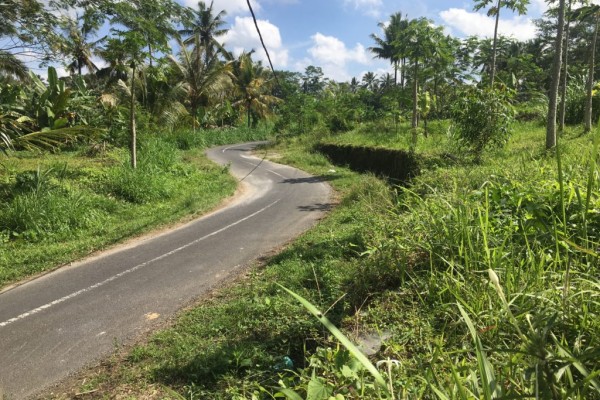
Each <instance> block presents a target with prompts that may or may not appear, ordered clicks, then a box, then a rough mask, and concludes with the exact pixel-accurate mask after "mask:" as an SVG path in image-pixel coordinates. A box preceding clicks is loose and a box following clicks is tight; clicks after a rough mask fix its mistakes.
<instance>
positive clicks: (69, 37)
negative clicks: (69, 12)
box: [61, 9, 103, 75]
mask: <svg viewBox="0 0 600 400" xmlns="http://www.w3.org/2000/svg"><path fill="white" fill-rule="evenodd" d="M79 21H81V26H80V25H79ZM102 22H103V20H102V18H101V17H100V15H99V14H98V13H97V12H96V11H95V10H92V9H87V10H85V12H84V14H83V17H82V18H77V19H76V20H74V19H72V18H68V17H67V18H65V19H64V20H63V21H62V25H63V30H64V31H65V33H66V35H65V39H64V42H63V43H62V46H61V47H62V53H63V54H65V55H67V56H68V57H70V58H71V60H72V61H71V62H70V63H69V64H68V65H67V70H68V71H69V72H70V73H71V74H74V73H75V72H77V74H78V75H81V71H82V69H83V67H86V68H87V69H88V71H89V72H95V71H97V70H98V67H97V66H96V64H94V62H93V61H92V56H93V54H94V52H95V51H96V46H97V44H98V43H100V42H101V41H102V40H103V39H100V40H97V41H95V42H89V41H88V40H89V37H90V36H91V35H93V34H95V32H96V31H97V30H98V29H99V28H100V25H101V24H102Z"/></svg>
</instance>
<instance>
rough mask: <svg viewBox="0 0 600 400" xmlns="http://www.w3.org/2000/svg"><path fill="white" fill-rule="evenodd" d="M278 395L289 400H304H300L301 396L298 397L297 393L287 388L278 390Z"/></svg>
mask: <svg viewBox="0 0 600 400" xmlns="http://www.w3.org/2000/svg"><path fill="white" fill-rule="evenodd" d="M279 393H281V394H283V395H285V397H286V398H288V399H290V400H304V399H302V396H300V395H299V394H298V393H296V392H294V391H293V390H292V389H289V388H280V389H279Z"/></svg>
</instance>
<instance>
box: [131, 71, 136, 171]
mask: <svg viewBox="0 0 600 400" xmlns="http://www.w3.org/2000/svg"><path fill="white" fill-rule="evenodd" d="M129 131H130V133H131V144H130V146H131V147H130V149H131V167H132V168H133V169H135V168H137V153H136V139H137V138H136V132H135V64H133V68H132V72H131V96H130V101H129Z"/></svg>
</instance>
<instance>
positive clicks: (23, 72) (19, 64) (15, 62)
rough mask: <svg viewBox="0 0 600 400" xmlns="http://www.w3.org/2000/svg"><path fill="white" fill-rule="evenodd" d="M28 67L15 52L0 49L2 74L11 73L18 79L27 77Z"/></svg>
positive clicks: (0, 71)
mask: <svg viewBox="0 0 600 400" xmlns="http://www.w3.org/2000/svg"><path fill="white" fill-rule="evenodd" d="M27 70H28V69H27V67H26V66H25V63H23V61H21V60H19V59H18V58H17V57H16V56H15V55H14V54H11V53H9V52H8V51H4V50H0V75H10V76H14V77H16V78H18V79H27Z"/></svg>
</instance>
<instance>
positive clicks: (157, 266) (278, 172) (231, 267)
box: [0, 143, 330, 399]
mask: <svg viewBox="0 0 600 400" xmlns="http://www.w3.org/2000/svg"><path fill="white" fill-rule="evenodd" d="M256 145H257V143H250V144H243V145H236V146H226V147H220V148H215V149H211V150H209V151H208V156H209V157H210V158H211V159H213V160H214V161H216V162H218V163H221V164H230V170H231V172H232V174H233V175H234V176H236V177H237V178H238V179H240V180H241V185H242V187H243V191H242V195H241V196H238V197H237V198H236V199H235V200H234V201H232V202H231V203H229V204H228V205H227V207H225V208H222V209H220V210H219V211H217V212H214V213H212V214H210V215H207V216H205V217H203V218H201V219H198V220H196V221H193V222H191V223H189V224H186V225H185V226H183V227H180V228H178V229H176V230H174V231H170V232H167V233H163V234H160V235H158V236H154V237H150V238H145V239H142V240H140V241H138V242H137V243H136V244H135V246H133V245H128V246H123V247H122V248H120V249H116V250H113V251H110V252H107V253H104V254H102V255H99V256H96V257H93V258H91V259H89V260H86V261H83V262H80V263H77V264H76V265H72V266H68V267H64V268H61V269H59V270H57V271H55V272H53V273H50V274H47V275H45V276H42V277H40V278H38V279H35V280H33V281H30V282H28V283H25V284H23V285H20V286H16V287H14V288H11V289H8V290H5V291H4V292H1V293H0V393H2V392H4V394H5V395H7V398H9V399H20V398H25V397H28V396H32V395H35V394H36V393H37V392H40V391H41V390H43V389H45V388H47V387H49V386H50V385H52V384H53V383H56V382H57V381H59V380H61V379H63V378H65V377H66V376H67V375H69V374H70V373H73V372H75V371H77V370H78V369H80V368H82V367H84V366H85V365H89V364H91V363H93V362H94V361H97V360H99V359H100V358H102V357H104V356H107V355H109V354H110V353H111V352H112V351H113V350H114V349H115V344H126V343H129V342H131V341H132V340H134V339H135V338H136V336H138V335H140V334H141V333H144V332H148V331H149V330H151V329H153V328H154V327H156V326H158V324H159V323H160V321H161V320H164V319H165V318H167V317H168V316H170V315H172V314H173V313H174V312H176V311H177V310H178V309H180V308H181V307H182V306H184V305H186V304H189V303H190V302H191V301H192V300H193V299H195V298H198V297H199V296H201V295H202V294H203V293H205V292H206V291H207V290H209V289H210V288H211V287H213V286H214V285H215V284H217V283H218V282H219V281H222V280H223V279H224V278H225V277H226V276H228V275H230V274H232V273H233V272H234V271H235V270H236V268H238V267H240V266H243V265H245V264H248V263H249V262H251V261H252V260H254V259H256V258H257V257H258V256H260V255H261V254H264V253H266V252H268V251H270V250H272V249H274V248H276V247H278V246H280V245H282V244H283V243H285V242H287V241H289V240H290V239H292V238H294V237H295V236H297V235H298V234H299V233H301V232H302V231H304V230H306V229H308V228H309V227H310V226H311V225H312V224H313V223H314V222H315V221H316V220H317V219H318V218H319V217H321V216H322V214H323V212H324V211H325V210H326V209H327V207H328V202H329V198H330V189H329V187H328V186H327V185H326V184H325V183H323V182H321V181H320V180H319V179H316V178H313V177H311V176H309V175H307V174H306V173H304V172H302V171H299V170H297V169H294V168H291V167H287V166H283V165H279V164H275V163H271V162H268V161H266V160H263V159H261V158H259V157H255V156H252V155H251V154H250V153H251V151H252V149H254V148H255V147H256ZM0 397H1V396H0Z"/></svg>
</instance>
